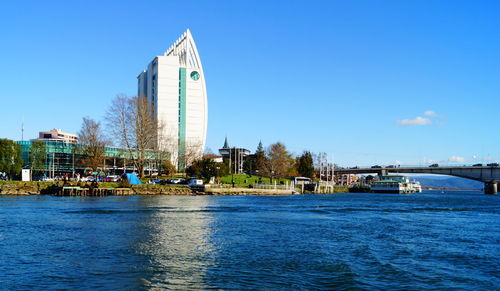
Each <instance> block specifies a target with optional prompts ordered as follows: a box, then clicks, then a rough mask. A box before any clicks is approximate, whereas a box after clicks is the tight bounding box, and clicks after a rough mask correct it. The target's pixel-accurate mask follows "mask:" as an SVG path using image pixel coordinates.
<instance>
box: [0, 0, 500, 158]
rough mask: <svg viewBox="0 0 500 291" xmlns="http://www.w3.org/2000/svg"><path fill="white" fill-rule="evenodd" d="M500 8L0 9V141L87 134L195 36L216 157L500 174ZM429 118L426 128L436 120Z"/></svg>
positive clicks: (57, 4) (23, 5)
mask: <svg viewBox="0 0 500 291" xmlns="http://www.w3.org/2000/svg"><path fill="white" fill-rule="evenodd" d="M499 15H500V2H499V1H457V0H450V1H443V0H439V1H417V0H415V1H379V0H377V1H2V3H1V4H0V27H1V35H0V37H1V42H0V64H1V71H0V80H1V81H0V82H1V83H0V84H1V87H2V90H1V93H0V102H1V103H0V108H1V119H0V137H3V138H10V139H15V140H20V139H21V130H20V128H21V120H22V118H23V116H24V120H25V129H26V130H25V138H35V137H36V135H37V133H38V131H41V130H48V129H52V128H61V129H63V130H64V131H67V132H77V131H78V130H79V129H80V126H81V121H82V117H84V116H89V117H92V118H95V119H98V120H99V119H102V117H103V115H104V112H105V110H106V108H107V106H108V104H109V103H110V100H111V99H112V98H113V97H114V96H115V95H116V94H118V93H125V94H128V95H134V94H136V92H137V88H136V77H137V75H138V73H139V72H140V71H141V70H143V69H144V68H145V66H146V64H147V63H148V62H149V61H151V60H152V59H153V57H154V56H156V55H159V54H161V53H163V52H164V51H165V50H166V49H167V48H168V46H169V45H170V44H171V43H172V42H173V41H174V40H175V39H177V38H178V37H179V36H180V34H181V33H182V32H183V31H184V30H185V29H186V28H190V29H191V32H192V34H193V36H194V38H195V41H196V43H197V46H198V50H199V52H200V55H201V60H202V62H203V65H204V70H205V75H206V80H207V90H208V98H209V104H208V105H209V125H208V139H207V146H208V147H209V148H211V149H212V150H213V151H216V150H217V149H218V148H219V147H220V146H222V144H223V142H224V137H225V136H226V135H227V136H228V139H229V142H230V145H235V146H242V147H247V148H249V149H251V150H252V151H253V150H255V148H256V146H257V144H258V142H259V140H262V142H263V143H264V145H269V144H271V143H274V142H276V141H281V142H283V143H285V144H286V145H287V147H288V148H289V149H290V150H291V151H292V152H294V153H297V154H298V153H301V152H302V151H303V150H311V151H313V152H320V151H321V152H326V153H328V154H330V155H331V156H333V159H334V160H335V162H336V163H339V164H341V165H346V166H347V165H350V166H353V165H372V164H392V163H395V161H400V162H401V163H406V164H420V163H423V161H424V160H425V161H429V162H433V161H440V162H441V163H445V162H451V161H456V162H458V163H464V162H476V161H477V162H482V160H483V159H489V160H490V159H500V146H499V145H500V56H499V54H500V17H499ZM425 113H426V114H425Z"/></svg>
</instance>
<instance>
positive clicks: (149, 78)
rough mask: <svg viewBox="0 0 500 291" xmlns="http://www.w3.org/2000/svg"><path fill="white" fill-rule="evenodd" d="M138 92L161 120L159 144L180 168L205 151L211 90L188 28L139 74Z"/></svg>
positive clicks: (156, 117) (157, 118)
mask: <svg viewBox="0 0 500 291" xmlns="http://www.w3.org/2000/svg"><path fill="white" fill-rule="evenodd" d="M137 80H138V94H139V96H145V97H147V99H148V101H149V102H150V103H151V104H152V106H153V115H154V117H155V119H156V120H158V122H159V124H160V125H161V126H160V130H159V131H158V143H159V147H160V148H162V149H163V150H166V151H168V152H170V153H171V160H172V162H173V163H174V164H177V166H178V168H179V169H180V170H182V169H184V168H185V167H186V166H188V165H189V164H190V161H192V160H194V159H195V158H198V157H200V156H201V155H202V153H203V149H204V147H205V140H206V133H207V117H208V112H207V91H206V86H205V75H204V73H203V67H202V64H201V60H200V56H199V54H198V49H197V48H196V44H195V42H194V39H193V36H192V35H191V32H190V31H189V29H188V30H186V32H184V33H183V34H182V36H181V37H180V38H179V39H178V40H176V41H175V42H174V43H173V44H172V45H171V46H170V48H168V49H167V51H165V53H164V54H163V55H161V56H156V57H155V58H154V59H153V60H152V61H151V62H150V63H149V65H148V66H147V69H146V70H144V71H143V72H142V73H140V74H139V76H138V77H137Z"/></svg>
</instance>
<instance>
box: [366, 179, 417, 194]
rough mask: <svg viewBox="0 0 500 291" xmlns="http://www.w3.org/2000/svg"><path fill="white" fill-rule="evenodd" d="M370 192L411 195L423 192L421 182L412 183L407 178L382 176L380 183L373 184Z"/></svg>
mask: <svg viewBox="0 0 500 291" xmlns="http://www.w3.org/2000/svg"><path fill="white" fill-rule="evenodd" d="M370 190H371V191H372V192H375V193H400V194H411V193H420V192H422V186H420V183H419V182H416V181H414V182H410V179H409V178H408V177H407V176H400V175H389V176H380V179H379V181H374V182H372V184H371V186H370Z"/></svg>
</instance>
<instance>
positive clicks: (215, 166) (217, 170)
mask: <svg viewBox="0 0 500 291" xmlns="http://www.w3.org/2000/svg"><path fill="white" fill-rule="evenodd" d="M226 173H227V168H226V166H225V164H224V163H217V162H214V161H213V159H212V158H210V157H207V156H204V157H203V158H201V159H199V160H195V161H194V162H192V163H191V165H190V166H189V167H187V168H186V174H188V175H189V176H192V177H199V178H203V179H204V180H205V181H208V180H210V178H211V177H220V176H221V175H225V174H226Z"/></svg>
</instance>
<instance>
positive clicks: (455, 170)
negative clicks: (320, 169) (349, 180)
mask: <svg viewBox="0 0 500 291" xmlns="http://www.w3.org/2000/svg"><path fill="white" fill-rule="evenodd" d="M388 173H402V174H403V173H404V174H436V175H448V176H456V177H462V178H467V179H471V180H476V181H480V182H483V183H484V193H485V194H497V192H498V183H499V182H500V167H469V166H462V167H408V168H407V167H403V168H398V167H394V168H390V167H389V168H351V169H335V175H341V174H378V175H387V174H388Z"/></svg>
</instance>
